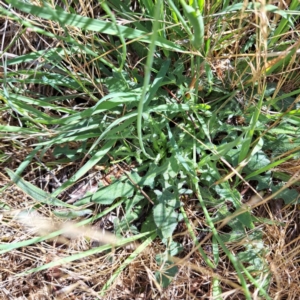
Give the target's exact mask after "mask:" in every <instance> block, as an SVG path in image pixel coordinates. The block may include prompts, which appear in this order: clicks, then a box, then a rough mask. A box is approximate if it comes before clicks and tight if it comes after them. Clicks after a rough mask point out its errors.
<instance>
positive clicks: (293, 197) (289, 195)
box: [271, 183, 300, 204]
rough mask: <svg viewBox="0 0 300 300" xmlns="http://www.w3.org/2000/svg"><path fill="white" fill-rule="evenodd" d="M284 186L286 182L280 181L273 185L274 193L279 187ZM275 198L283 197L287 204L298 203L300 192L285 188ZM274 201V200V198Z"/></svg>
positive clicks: (299, 201)
mask: <svg viewBox="0 0 300 300" xmlns="http://www.w3.org/2000/svg"><path fill="white" fill-rule="evenodd" d="M283 186H284V183H280V184H278V185H273V184H272V185H271V190H272V193H275V192H277V191H278V190H279V189H281V188H282V187H283ZM274 199H283V200H284V203H285V204H290V203H293V204H297V203H300V200H299V192H298V191H297V190H295V189H289V188H287V189H285V190H284V191H282V192H281V193H279V194H278V195H277V196H276V197H275V198H274ZM272 201H273V200H272Z"/></svg>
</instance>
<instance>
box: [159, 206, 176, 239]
mask: <svg viewBox="0 0 300 300" xmlns="http://www.w3.org/2000/svg"><path fill="white" fill-rule="evenodd" d="M153 219H154V222H155V224H156V226H157V228H158V229H159V232H160V234H161V236H162V237H164V238H168V237H171V236H172V233H173V232H174V230H175V228H176V226H177V224H178V213H177V212H176V211H174V208H173V207H168V206H166V205H165V204H163V203H159V204H157V205H156V206H155V207H154V208H153Z"/></svg>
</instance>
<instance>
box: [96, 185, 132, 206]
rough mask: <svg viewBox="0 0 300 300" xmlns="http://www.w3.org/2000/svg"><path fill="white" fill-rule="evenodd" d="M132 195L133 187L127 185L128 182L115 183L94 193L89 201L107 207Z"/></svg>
mask: <svg viewBox="0 0 300 300" xmlns="http://www.w3.org/2000/svg"><path fill="white" fill-rule="evenodd" d="M133 193H134V186H133V185H131V184H129V183H128V182H121V181H116V182H114V183H112V184H111V185H109V186H107V187H105V188H102V189H100V190H99V191H98V192H96V193H95V194H94V195H93V197H92V200H91V201H92V202H96V203H101V204H106V205H108V204H111V203H113V202H114V201H115V199H117V198H120V197H125V198H130V197H132V196H133Z"/></svg>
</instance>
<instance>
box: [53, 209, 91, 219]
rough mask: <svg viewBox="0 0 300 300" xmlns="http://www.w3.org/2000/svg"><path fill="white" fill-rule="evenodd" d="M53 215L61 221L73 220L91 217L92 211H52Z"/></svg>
mask: <svg viewBox="0 0 300 300" xmlns="http://www.w3.org/2000/svg"><path fill="white" fill-rule="evenodd" d="M53 213H54V215H56V216H57V217H59V218H62V219H74V218H78V217H84V216H87V215H92V214H93V211H92V210H91V209H83V210H65V211H63V210H60V211H59V210H55V211H53Z"/></svg>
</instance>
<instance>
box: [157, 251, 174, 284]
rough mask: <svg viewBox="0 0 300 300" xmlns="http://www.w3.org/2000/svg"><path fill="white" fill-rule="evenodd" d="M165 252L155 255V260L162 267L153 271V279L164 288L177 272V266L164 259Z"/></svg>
mask: <svg viewBox="0 0 300 300" xmlns="http://www.w3.org/2000/svg"><path fill="white" fill-rule="evenodd" d="M165 256H166V255H165V254H158V255H156V261H157V263H158V264H159V265H161V266H162V267H161V268H160V270H158V271H156V272H155V279H156V280H157V282H158V283H159V285H160V286H162V287H163V288H166V287H168V286H169V284H170V283H171V282H172V280H173V278H174V277H175V275H176V274H177V273H178V267H177V266H176V265H175V264H174V263H173V262H172V261H170V260H166V259H165Z"/></svg>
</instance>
